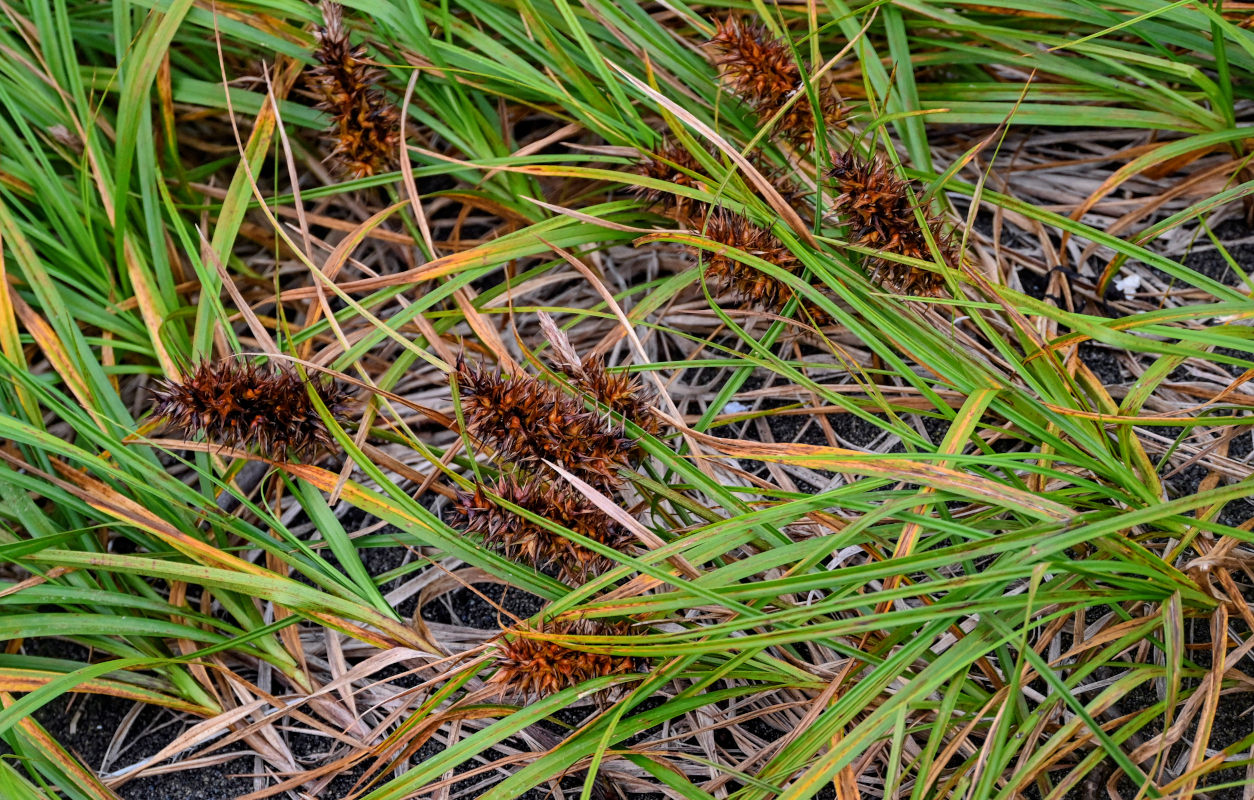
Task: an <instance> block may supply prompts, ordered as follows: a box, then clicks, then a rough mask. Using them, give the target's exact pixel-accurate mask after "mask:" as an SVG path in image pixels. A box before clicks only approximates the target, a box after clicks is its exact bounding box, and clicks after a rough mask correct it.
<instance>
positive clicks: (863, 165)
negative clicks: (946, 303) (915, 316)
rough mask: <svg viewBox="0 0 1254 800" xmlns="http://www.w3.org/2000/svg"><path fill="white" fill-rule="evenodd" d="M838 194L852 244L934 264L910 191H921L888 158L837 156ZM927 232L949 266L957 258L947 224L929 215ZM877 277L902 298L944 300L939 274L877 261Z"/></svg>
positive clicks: (874, 268) (834, 171) (834, 169)
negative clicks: (894, 169) (867, 158)
mask: <svg viewBox="0 0 1254 800" xmlns="http://www.w3.org/2000/svg"><path fill="white" fill-rule="evenodd" d="M828 175H829V177H831V178H832V179H833V180H834V182H835V186H836V190H837V192H838V194H837V195H836V198H835V199H834V200H833V201H832V207H833V210H835V211H836V212H837V213H838V214H841V215H842V216H843V217H844V218H845V220H846V222H847V223H848V224H849V240H850V241H851V242H852V243H853V244H856V245H858V246H860V247H867V248H872V249H875V250H882V251H884V252H887V253H895V254H897V255H902V256H908V257H910V258H916V259H919V260H921V261H931V260H932V258H933V257H932V251H931V249H930V248H929V247H928V244H927V237H926V236H925V235H924V233H923V228H921V227H920V226H919V221H918V219H917V218H916V217H915V213H914V211H915V206H914V203H913V201H912V199H911V194H910V190H911V189H917V188H918V187H916V186H915V185H913V184H912V183H911V182H909V181H905V180H903V179H901V178H899V177H897V175H896V173H894V171H893V169H892V167H890V166H889V165H888V163H887V162H886V161H885V160H884V159H882V158H875V159H873V160H866V159H863V158H861V157H860V156H858V155H857V154H855V153H853V152H846V153H838V154H836V155H835V156H833V158H832V168H831V170H830V171H829V172H828ZM924 219H925V220H926V222H927V230H928V233H930V234H931V235H932V236H933V238H934V241H935V242H936V244H937V248H938V249H939V250H940V252H941V255H942V257H943V258H944V261H945V263H946V264H948V265H949V266H953V265H954V264H955V262H956V254H955V253H954V251H953V245H952V242H951V240H950V239H949V237H947V236H945V235H944V234H943V233H942V222H941V220H940V219H937V218H935V217H933V216H931V215H930V214H928V213H926V212H925V213H924ZM870 266H871V268H872V277H874V278H875V279H876V280H878V281H879V282H880V283H882V284H883V285H884V286H886V287H887V288H889V289H891V290H892V291H894V292H898V293H900V294H913V295H921V296H940V295H941V294H943V292H944V288H945V281H944V278H943V277H942V276H941V275H940V274H938V273H935V272H929V271H927V270H922V269H918V268H915V267H912V266H909V265H907V264H901V263H898V262H895V261H891V260H889V259H883V258H876V259H872V261H871V264H870Z"/></svg>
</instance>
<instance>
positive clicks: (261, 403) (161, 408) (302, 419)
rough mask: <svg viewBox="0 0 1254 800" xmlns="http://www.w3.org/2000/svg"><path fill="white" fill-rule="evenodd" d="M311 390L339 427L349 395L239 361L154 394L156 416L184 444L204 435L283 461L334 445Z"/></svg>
mask: <svg viewBox="0 0 1254 800" xmlns="http://www.w3.org/2000/svg"><path fill="white" fill-rule="evenodd" d="M309 389H312V390H313V391H314V393H316V394H317V396H318V398H319V399H320V400H321V401H322V403H323V404H324V405H325V406H326V407H327V410H328V411H329V412H330V414H331V416H332V418H334V419H335V420H336V421H337V422H339V423H340V424H343V423H344V422H345V421H346V420H347V416H346V413H345V412H346V409H347V405H348V401H349V394H348V393H347V392H346V391H344V390H342V389H341V388H339V387H338V386H337V385H336V384H335V383H334V382H333V381H327V380H306V379H304V378H302V377H301V376H300V374H299V373H297V372H296V371H295V370H294V369H291V368H289V367H272V366H266V365H261V364H250V363H241V362H238V361H229V360H228V361H219V362H215V363H207V362H206V363H203V364H201V365H200V366H198V367H196V369H194V370H192V372H191V373H189V374H188V375H186V376H185V377H184V378H183V379H182V380H181V381H171V382H165V383H162V384H161V385H160V386H158V388H156V389H154V390H153V393H152V394H153V401H154V406H153V412H154V414H155V415H156V416H158V417H162V418H164V419H165V421H166V425H167V426H168V427H170V428H172V429H174V430H176V431H178V433H179V434H180V435H181V436H182V437H183V438H184V439H193V438H196V437H199V436H203V437H204V438H205V439H206V440H207V441H210V442H213V443H215V444H219V445H224V446H226V447H233V448H240V449H248V448H250V447H255V448H256V449H257V450H258V451H259V452H260V453H262V454H263V455H265V456H267V457H269V458H273V459H276V460H282V459H284V458H286V457H287V456H288V455H289V454H290V455H296V456H308V455H310V454H312V453H315V452H316V451H318V450H320V449H325V448H328V447H330V446H332V445H334V443H335V439H334V437H332V435H331V433H330V431H329V430H327V426H326V423H325V422H324V421H323V418H322V417H321V416H320V415H319V414H318V410H317V407H316V406H315V405H314V402H313V400H312V399H311V398H310V396H309Z"/></svg>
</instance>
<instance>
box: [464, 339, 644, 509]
mask: <svg viewBox="0 0 1254 800" xmlns="http://www.w3.org/2000/svg"><path fill="white" fill-rule="evenodd" d="M450 380H453V381H456V382H457V387H458V390H459V392H460V394H461V397H462V410H463V412H464V414H465V418H466V427H467V429H468V430H469V432H470V433H471V434H472V435H473V436H475V437H476V438H478V439H479V440H481V441H483V442H485V443H487V444H488V445H489V446H491V447H492V448H493V449H495V450H496V451H497V455H498V456H499V457H500V458H501V459H502V460H504V461H507V462H511V463H513V464H515V465H516V466H518V467H520V468H522V469H524V470H528V471H531V472H537V473H545V472H547V473H549V474H552V471H551V470H549V469H548V467H547V466H546V464H545V462H546V461H552V462H554V463H556V464H558V465H559V466H561V467H562V468H563V469H565V470H567V471H568V472H571V473H573V474H574V475H576V476H578V477H580V478H582V479H583V480H585V481H587V482H588V483H589V484H591V485H592V486H595V487H597V488H600V489H607V488H612V487H614V486H615V485H617V484H618V483H619V482H620V478H619V476H618V472H619V470H620V469H622V468H624V467H627V466H629V465H630V463H631V462H632V460H633V459H634V458H635V456H636V454H637V453H638V450H639V447H638V445H637V444H636V443H635V442H633V441H632V440H631V439H629V438H627V437H626V436H624V435H623V434H622V432H621V431H616V430H613V429H611V428H610V427H609V426H608V425H607V424H606V421H605V420H604V419H603V418H602V416H601V415H598V414H595V413H593V412H591V411H589V410H587V409H586V408H584V407H583V405H582V404H581V403H580V402H579V401H577V400H575V399H574V398H572V397H569V396H567V395H565V394H563V393H562V391H561V390H560V389H559V388H558V387H556V386H553V385H550V384H545V383H541V382H540V381H538V380H536V379H535V378H533V377H531V376H530V375H526V374H518V375H513V376H504V375H501V374H500V373H493V372H489V371H488V370H486V369H482V368H480V369H473V368H471V367H469V366H467V365H466V363H465V362H464V361H462V360H461V359H459V360H458V364H457V368H456V369H455V370H454V371H453V373H452V374H451V375H450Z"/></svg>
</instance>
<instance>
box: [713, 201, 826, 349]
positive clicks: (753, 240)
mask: <svg viewBox="0 0 1254 800" xmlns="http://www.w3.org/2000/svg"><path fill="white" fill-rule="evenodd" d="M705 235H706V238H708V239H709V240H710V241H713V242H717V243H719V244H722V245H726V246H727V247H729V248H734V249H736V250H741V251H743V252H745V253H748V254H749V255H753V256H757V257H758V258H760V259H762V260H763V261H766V262H768V263H770V264H774V265H775V266H777V267H779V268H781V269H784V270H787V271H788V272H791V273H793V274H797V273H800V272H801V269H802V267H801V262H800V261H799V260H798V259H797V257H796V256H795V255H793V254H792V251H790V250H789V249H788V248H787V247H786V246H785V245H784V243H783V242H781V241H780V240H779V239H778V238H777V237H776V236H775V235H774V234H773V233H771V232H770V231H768V230H766V229H765V228H761V227H759V226H757V225H754V224H753V223H752V222H750V221H749V220H747V219H745V218H744V217H742V216H740V215H738V214H733V213H732V212H730V211H728V210H726V209H723V208H720V209H718V210H716V211H715V212H714V213H712V214H710V216H709V217H708V218H707V220H706V227H705ZM701 256H702V257H703V258H704V260H705V267H706V279H707V280H708V281H710V283H712V284H713V285H715V286H717V287H718V288H719V289H721V290H722V291H726V292H730V293H731V294H733V295H735V296H736V297H737V298H738V299H740V300H741V301H742V302H744V303H746V304H748V305H750V306H752V307H754V308H758V309H761V310H763V311H770V312H772V313H779V312H780V311H782V310H783V306H784V305H785V304H786V303H787V302H788V300H789V299H790V298H791V297H792V296H793V294H794V292H793V290H792V288H791V287H790V286H788V284H786V283H784V282H783V281H781V280H779V279H778V278H776V277H774V276H772V275H768V274H767V273H765V272H763V271H762V270H759V269H757V268H755V267H753V266H751V265H749V264H745V263H743V262H741V261H739V260H737V259H736V258H734V257H732V256H731V255H730V254H728V253H726V252H718V251H715V252H703V253H701ZM803 303H804V301H803ZM804 305H805V309H806V311H807V312H808V313H809V314H810V315H811V317H813V318H814V321H815V322H816V323H818V324H820V325H822V324H825V323H826V322H828V321H829V319H828V316H827V314H825V313H824V312H823V311H822V309H820V308H818V307H816V306H814V305H813V304H811V303H804Z"/></svg>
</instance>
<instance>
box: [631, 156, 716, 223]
mask: <svg viewBox="0 0 1254 800" xmlns="http://www.w3.org/2000/svg"><path fill="white" fill-rule="evenodd" d="M632 171H633V172H635V173H636V174H637V175H642V176H644V177H646V178H653V179H655V180H659V181H662V182H664V183H668V184H671V185H674V186H682V187H685V188H688V189H696V188H698V187H699V186H700V184H701V180H700V178H698V177H695V176H694V173H695V175H697V176H699V175H701V174H703V173H704V170H703V169H702V167H701V164H700V163H699V162H698V161H697V159H696V157H695V156H694V155H693V154H692V153H691V152H690V151H689V150H688V149H687V148H685V147H683V146H682V145H679V144H677V143H676V142H672V141H670V140H669V139H664V140H663V141H662V146H661V147H659V148H658V151H657V152H656V153H647V152H642V153H641V157H640V160H639V161H637V162H636V164H635V167H634V168H633V170H632ZM632 192H633V193H634V194H635V195H636V196H637V197H639V198H640V199H642V200H645V201H647V202H648V203H649V205H650V206H657V207H659V208H660V209H661V210H662V211H663V212H665V213H667V214H670V215H673V216H674V217H675V219H677V220H679V221H680V222H681V223H682V222H686V221H687V220H688V219H689V218H690V217H691V215H692V214H693V213H694V212H695V211H697V210H698V209H700V208H702V205H701V204H700V203H698V202H696V201H695V200H693V199H692V198H690V197H685V196H684V195H679V194H674V193H673V192H668V191H663V190H662V189H655V188H653V187H649V186H633V187H632Z"/></svg>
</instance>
